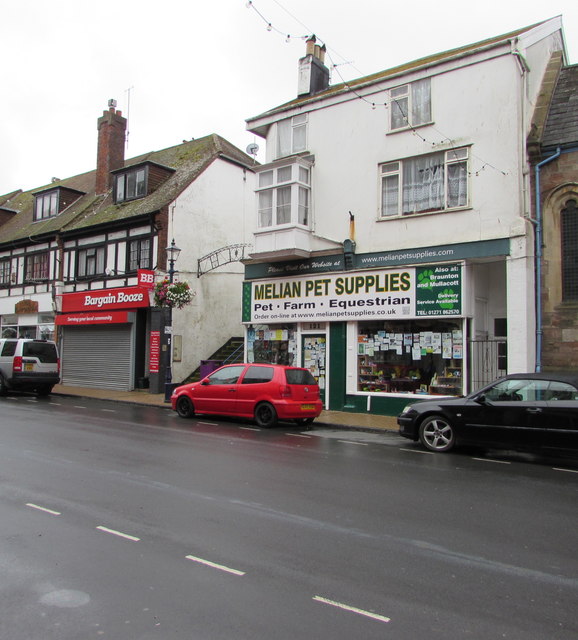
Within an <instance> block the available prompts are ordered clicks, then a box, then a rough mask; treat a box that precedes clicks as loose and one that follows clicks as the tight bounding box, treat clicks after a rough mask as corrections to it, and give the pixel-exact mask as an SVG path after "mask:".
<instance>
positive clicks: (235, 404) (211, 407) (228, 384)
mask: <svg viewBox="0 0 578 640" xmlns="http://www.w3.org/2000/svg"><path fill="white" fill-rule="evenodd" d="M171 406H172V408H173V410H175V411H176V412H177V413H178V414H179V416H181V418H190V417H192V416H193V415H195V414H197V413H210V414H216V415H221V416H238V417H242V418H252V419H254V420H255V422H256V423H257V424H258V425H259V426H260V427H273V426H275V425H276V424H277V421H278V420H293V421H295V422H296V423H297V424H302V425H305V424H311V422H313V420H314V419H315V418H316V417H317V416H318V415H319V414H320V413H321V411H322V409H323V405H322V403H321V398H320V397H319V386H318V384H317V382H316V381H315V378H314V377H313V376H312V375H311V372H310V371H308V370H307V369H301V368H299V367H287V366H284V365H280V364H228V365H225V366H224V367H221V368H220V369H217V370H215V371H213V373H211V374H210V375H208V376H207V377H206V378H203V379H202V380H201V381H200V382H193V383H191V384H185V385H182V386H180V387H177V388H176V389H175V390H174V391H173V395H172V396H171Z"/></svg>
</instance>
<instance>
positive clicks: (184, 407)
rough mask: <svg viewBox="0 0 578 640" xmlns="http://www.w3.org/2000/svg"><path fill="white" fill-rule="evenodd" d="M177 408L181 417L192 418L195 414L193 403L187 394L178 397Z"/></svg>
mask: <svg viewBox="0 0 578 640" xmlns="http://www.w3.org/2000/svg"><path fill="white" fill-rule="evenodd" d="M176 410H177V413H178V414H179V416H180V417H181V418H192V417H193V416H194V415H195V408H194V407H193V403H192V402H191V401H190V399H189V398H187V396H180V397H179V398H177V404H176Z"/></svg>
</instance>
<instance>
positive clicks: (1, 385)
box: [0, 375, 8, 396]
mask: <svg viewBox="0 0 578 640" xmlns="http://www.w3.org/2000/svg"><path fill="white" fill-rule="evenodd" d="M7 392H8V387H7V386H6V383H5V382H4V378H3V377H2V375H0V396H5V395H6V393H7Z"/></svg>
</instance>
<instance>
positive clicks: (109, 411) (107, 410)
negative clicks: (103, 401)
mask: <svg viewBox="0 0 578 640" xmlns="http://www.w3.org/2000/svg"><path fill="white" fill-rule="evenodd" d="M101 411H106V412H107V413H116V409H101Z"/></svg>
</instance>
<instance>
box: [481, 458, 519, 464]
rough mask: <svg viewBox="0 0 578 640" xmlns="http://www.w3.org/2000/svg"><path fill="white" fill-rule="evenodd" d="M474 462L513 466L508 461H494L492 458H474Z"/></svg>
mask: <svg viewBox="0 0 578 640" xmlns="http://www.w3.org/2000/svg"><path fill="white" fill-rule="evenodd" d="M472 460H477V461H478V462H494V463H496V464H512V463H511V462H508V461H507V460H493V459H492V458H472Z"/></svg>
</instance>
